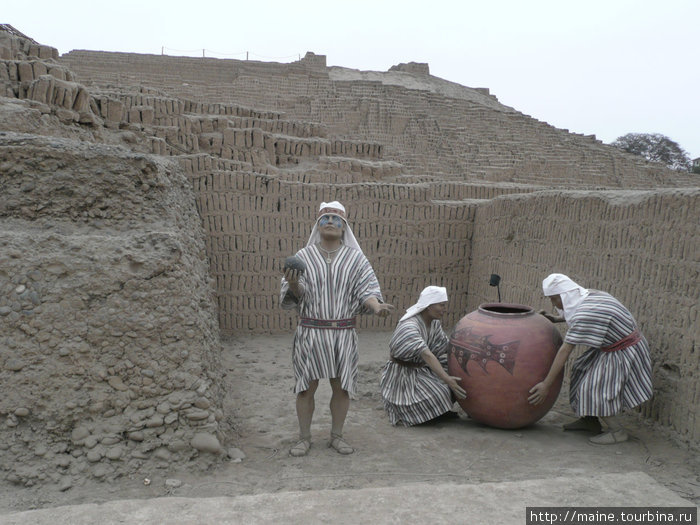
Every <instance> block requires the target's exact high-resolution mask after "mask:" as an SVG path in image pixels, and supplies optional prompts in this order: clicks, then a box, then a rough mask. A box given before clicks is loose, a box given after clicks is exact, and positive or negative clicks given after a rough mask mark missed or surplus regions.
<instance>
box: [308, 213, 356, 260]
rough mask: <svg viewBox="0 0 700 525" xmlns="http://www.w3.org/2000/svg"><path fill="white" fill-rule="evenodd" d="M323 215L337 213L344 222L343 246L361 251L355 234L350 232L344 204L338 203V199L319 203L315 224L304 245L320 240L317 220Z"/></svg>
mask: <svg viewBox="0 0 700 525" xmlns="http://www.w3.org/2000/svg"><path fill="white" fill-rule="evenodd" d="M323 215H337V216H338V217H340V218H341V219H343V222H344V223H345V229H344V230H343V238H342V243H343V244H344V245H345V246H349V247H350V248H354V249H356V250H360V251H362V248H360V245H359V244H358V243H357V239H355V236H354V235H353V233H352V229H351V228H350V225H349V224H348V219H347V217H346V216H345V206H343V205H342V204H340V203H339V202H338V201H333V202H322V203H321V206H320V208H319V209H318V216H317V217H316V224H314V229H313V230H311V236H310V237H309V242H307V243H306V246H311V245H312V244H316V243H318V242H320V240H321V233H320V232H319V231H318V220H319V219H320V218H321V217H322V216H323Z"/></svg>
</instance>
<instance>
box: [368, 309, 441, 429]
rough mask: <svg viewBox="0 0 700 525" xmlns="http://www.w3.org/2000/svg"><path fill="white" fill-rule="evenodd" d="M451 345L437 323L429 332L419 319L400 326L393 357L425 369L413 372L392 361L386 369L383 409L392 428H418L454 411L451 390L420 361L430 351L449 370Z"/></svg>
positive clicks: (393, 340)
mask: <svg viewBox="0 0 700 525" xmlns="http://www.w3.org/2000/svg"><path fill="white" fill-rule="evenodd" d="M448 343H449V339H448V338H447V335H445V332H444V331H443V329H442V325H441V324H440V321H438V320H437V319H436V320H434V321H433V322H432V323H431V325H430V332H428V328H427V327H426V326H425V322H423V319H422V318H421V316H420V315H414V316H413V317H409V318H408V319H406V320H404V321H401V322H399V324H398V325H397V327H396V330H395V331H394V335H393V336H392V338H391V341H390V342H389V350H390V354H391V356H392V357H395V358H396V359H400V360H402V361H410V362H414V363H420V364H423V366H421V367H419V368H413V367H408V366H404V365H400V364H398V363H395V362H393V361H389V362H388V363H387V364H386V365H385V366H384V370H383V371H382V379H381V383H380V386H381V392H382V399H383V401H384V409H385V410H386V411H387V413H388V414H389V420H390V421H391V424H392V425H398V424H402V425H404V426H411V425H417V424H419V423H424V422H426V421H429V420H431V419H433V418H436V417H438V416H440V415H442V414H444V413H445V412H448V411H449V410H450V409H451V408H452V405H453V401H452V391H451V390H450V387H449V386H447V384H446V383H445V382H443V380H442V379H440V378H439V377H438V376H437V375H436V374H435V372H433V371H432V369H430V368H429V367H428V365H426V364H425V361H424V360H423V358H422V357H421V352H423V351H424V350H426V349H429V350H430V351H431V352H432V353H433V355H435V357H437V358H438V361H440V364H441V365H442V367H443V368H444V369H445V370H447V345H448Z"/></svg>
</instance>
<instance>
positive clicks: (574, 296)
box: [528, 273, 652, 445]
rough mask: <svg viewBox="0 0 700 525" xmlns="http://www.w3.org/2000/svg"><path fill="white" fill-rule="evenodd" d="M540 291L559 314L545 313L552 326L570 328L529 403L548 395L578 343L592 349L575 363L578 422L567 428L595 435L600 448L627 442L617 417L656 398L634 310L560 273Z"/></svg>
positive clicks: (572, 392)
mask: <svg viewBox="0 0 700 525" xmlns="http://www.w3.org/2000/svg"><path fill="white" fill-rule="evenodd" d="M542 288H543V290H544V295H545V296H547V297H549V298H550V300H551V301H552V305H553V306H554V307H555V308H556V309H557V311H558V312H559V314H560V315H559V316H555V315H551V314H543V315H544V316H545V317H547V318H548V319H549V320H550V321H552V322H554V323H556V322H561V321H566V323H567V324H568V326H569V328H568V331H567V333H566V336H565V337H564V343H563V344H562V345H561V347H560V348H559V351H558V352H557V355H556V357H555V358H554V362H553V363H552V366H551V369H550V370H549V373H548V374H547V377H545V379H544V381H542V382H541V383H538V384H536V385H535V386H534V387H533V388H532V389H531V390H530V394H531V395H530V397H529V398H528V399H529V401H530V403H532V404H533V405H537V404H539V403H541V402H542V400H543V399H544V398H545V397H547V392H548V391H549V388H550V386H551V384H552V382H553V381H554V379H555V378H556V377H557V375H558V374H559V372H561V370H562V369H563V368H564V365H565V363H566V361H567V359H568V358H569V355H570V354H571V351H572V350H573V349H574V348H575V347H576V345H585V346H588V347H589V348H588V350H587V351H586V352H585V353H584V354H583V355H581V356H580V357H579V358H578V359H576V360H575V361H574V363H573V365H572V368H571V379H570V382H569V401H570V403H571V408H572V409H573V410H574V412H575V413H576V415H577V416H579V419H577V420H576V421H573V422H571V423H568V424H566V425H564V430H588V431H591V432H595V433H597V435H596V436H593V437H591V438H590V440H589V441H590V442H591V443H594V444H598V445H612V444H614V443H620V442H622V441H626V440H627V439H628V435H627V432H625V430H624V428H622V426H621V425H620V423H619V421H617V419H616V418H614V417H613V416H615V415H617V414H619V413H620V412H621V411H622V410H623V409H624V408H633V407H636V406H638V405H641V404H642V403H644V402H645V401H647V400H649V399H651V397H652V386H651V358H650V356H649V345H648V344H647V340H646V339H645V338H644V335H642V333H641V332H640V331H639V329H638V328H637V323H636V321H635V320H634V317H633V316H632V314H631V313H630V311H629V310H628V309H627V308H625V307H624V306H623V305H622V304H621V303H620V301H618V300H617V299H615V298H614V297H613V296H612V295H610V294H608V293H605V292H600V291H597V290H587V289H586V288H583V287H581V286H579V285H578V284H576V283H575V282H574V281H572V280H571V279H569V278H568V277H567V276H566V275H562V274H559V273H554V274H551V275H550V276H549V277H547V278H546V279H545V280H544V281H543V283H542ZM541 313H542V312H541ZM601 422H602V424H603V425H602V426H601Z"/></svg>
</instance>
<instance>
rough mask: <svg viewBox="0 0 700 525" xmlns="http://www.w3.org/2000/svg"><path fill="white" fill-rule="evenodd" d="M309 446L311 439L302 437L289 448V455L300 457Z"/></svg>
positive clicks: (305, 452)
mask: <svg viewBox="0 0 700 525" xmlns="http://www.w3.org/2000/svg"><path fill="white" fill-rule="evenodd" d="M310 448H311V440H310V439H308V438H302V439H300V440H299V441H297V443H296V444H295V445H294V446H293V447H292V448H290V449H289V455H290V456H294V457H295V458H300V457H302V456H306V455H307V454H308V453H309V449H310Z"/></svg>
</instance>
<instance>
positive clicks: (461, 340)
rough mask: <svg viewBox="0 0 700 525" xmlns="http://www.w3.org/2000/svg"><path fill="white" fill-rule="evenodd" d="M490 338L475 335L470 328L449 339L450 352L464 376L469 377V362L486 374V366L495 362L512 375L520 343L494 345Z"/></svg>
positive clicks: (457, 332)
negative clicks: (490, 362)
mask: <svg viewBox="0 0 700 525" xmlns="http://www.w3.org/2000/svg"><path fill="white" fill-rule="evenodd" d="M491 337H493V335H492V334H490V335H482V336H479V335H475V334H473V333H472V329H471V328H465V329H462V330H458V331H456V332H455V333H454V334H453V336H452V338H451V339H450V344H451V345H452V348H451V349H450V351H451V353H452V355H454V356H455V358H456V359H457V362H458V363H459V366H460V368H461V369H462V370H464V373H465V374H467V375H469V371H468V370H467V363H469V361H470V360H471V361H473V362H474V363H476V364H477V365H479V366H480V367H481V369H482V370H483V371H484V373H486V374H488V371H487V370H486V365H487V364H488V362H489V361H495V362H496V363H498V364H500V365H501V366H502V367H503V368H505V369H506V370H507V371H508V373H509V374H511V375H512V374H513V369H514V368H515V358H516V356H517V355H518V346H520V341H519V340H516V341H509V342H507V343H502V344H495V343H492V342H491V341H490V339H491Z"/></svg>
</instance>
